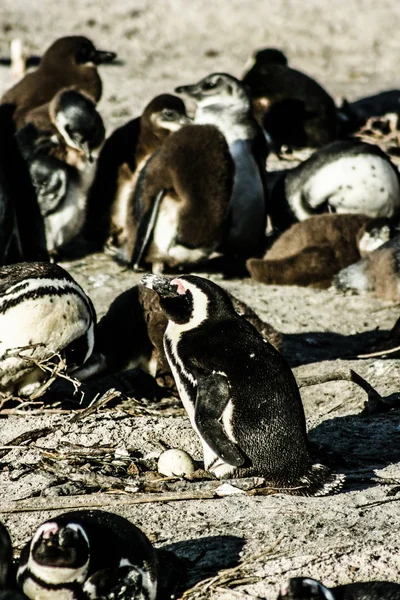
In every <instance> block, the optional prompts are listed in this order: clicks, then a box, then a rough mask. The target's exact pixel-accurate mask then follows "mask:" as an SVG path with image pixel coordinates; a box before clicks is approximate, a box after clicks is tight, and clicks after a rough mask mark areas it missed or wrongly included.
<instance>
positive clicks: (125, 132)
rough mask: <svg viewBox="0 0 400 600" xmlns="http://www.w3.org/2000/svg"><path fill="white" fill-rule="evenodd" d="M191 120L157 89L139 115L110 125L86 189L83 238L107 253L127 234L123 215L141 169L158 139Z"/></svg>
mask: <svg viewBox="0 0 400 600" xmlns="http://www.w3.org/2000/svg"><path fill="white" fill-rule="evenodd" d="M190 122H191V119H190V118H189V117H188V116H187V114H186V110H185V105H184V103H183V102H182V100H181V99H180V98H178V97H177V96H172V95H171V94H161V95H160V96H156V98H153V100H152V101H151V102H149V104H148V105H147V106H146V108H145V109H144V111H143V114H142V116H141V117H138V118H136V119H133V120H132V121H129V122H128V123H126V124H125V125H123V126H122V127H120V128H119V129H116V130H115V131H114V132H113V133H112V134H111V136H110V137H109V138H108V139H107V140H106V142H105V144H104V146H103V148H102V150H101V153H100V156H99V160H98V163H97V169H96V175H95V178H94V181H93V184H92V186H91V188H90V190H89V195H88V206H87V215H86V221H85V228H84V235H85V238H86V239H87V240H88V241H90V242H93V243H94V244H95V245H96V247H98V248H99V249H100V248H103V246H104V245H105V246H106V251H107V253H108V254H110V255H111V256H114V255H118V252H119V248H120V247H121V246H123V245H124V244H125V242H126V240H127V238H128V235H129V233H128V230H127V214H128V212H129V211H130V210H133V209H132V203H133V201H134V192H135V188H136V185H137V181H138V177H139V174H140V171H141V169H142V168H143V166H144V165H145V164H146V162H147V160H148V159H149V158H150V157H151V156H152V155H153V154H154V152H156V150H158V149H159V148H160V146H161V144H162V143H163V141H164V140H165V139H166V138H167V137H168V136H169V135H170V134H171V133H173V132H174V131H177V130H178V129H180V127H182V125H187V124H188V123H190Z"/></svg>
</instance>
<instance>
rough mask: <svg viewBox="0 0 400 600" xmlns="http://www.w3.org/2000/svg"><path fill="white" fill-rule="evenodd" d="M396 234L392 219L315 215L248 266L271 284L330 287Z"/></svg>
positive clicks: (276, 242)
mask: <svg viewBox="0 0 400 600" xmlns="http://www.w3.org/2000/svg"><path fill="white" fill-rule="evenodd" d="M393 234H394V227H393V225H392V223H391V221H390V220H389V219H385V218H379V219H373V218H371V217H367V216H366V215H353V214H343V215H341V214H332V213H331V214H323V215H314V216H313V217H310V218H309V219H306V220H305V221H300V222H299V223H295V224H294V225H292V226H291V227H290V228H289V229H287V230H286V231H284V232H283V233H282V234H281V235H280V236H279V237H278V239H277V240H276V241H275V242H274V243H273V244H272V246H271V247H270V248H269V250H268V251H267V253H266V254H265V256H264V257H263V258H262V259H259V258H250V259H249V260H248V261H247V263H246V266H247V269H248V271H249V273H250V275H251V276H252V278H253V279H255V280H256V281H260V282H261V283H266V284H270V285H277V284H278V285H304V286H312V287H318V288H326V287H329V286H330V285H331V284H332V279H333V276H334V275H336V273H338V272H339V271H340V270H341V269H343V268H344V267H347V266H349V265H351V264H353V263H356V262H357V261H359V260H360V258H361V257H362V256H364V255H365V254H367V253H368V252H372V251H373V250H375V249H376V248H378V247H379V246H380V245H382V244H384V243H385V242H387V241H388V240H389V239H390V238H391V236H392V235H393Z"/></svg>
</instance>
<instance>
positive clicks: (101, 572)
mask: <svg viewBox="0 0 400 600" xmlns="http://www.w3.org/2000/svg"><path fill="white" fill-rule="evenodd" d="M119 569H121V571H119ZM157 579H158V562H157V554H156V551H155V550H154V548H153V546H152V545H151V543H150V541H149V540H148V538H147V537H146V536H145V534H144V533H143V532H142V531H141V530H140V529H139V528H138V527H136V526H135V525H133V524H132V523H131V522H130V521H128V520H127V519H124V518H123V517H120V516H119V515H115V514H113V513H109V512H104V511H101V510H87V511H86V510H78V511H73V512H67V513H64V514H61V515H59V516H57V517H55V518H53V519H49V520H48V521H46V522H45V523H43V524H42V525H40V527H39V528H38V529H37V530H36V532H35V534H34V536H33V538H32V540H31V541H30V542H28V544H27V545H26V546H25V547H24V549H23V550H22V552H21V558H20V562H19V567H18V571H17V583H18V585H19V587H20V588H21V589H22V590H23V592H24V593H25V594H26V595H27V596H28V597H29V598H31V600H37V599H39V598H40V599H41V600H45V599H46V598H49V600H50V599H51V600H57V599H60V600H80V599H81V598H89V599H93V600H96V599H97V598H110V599H111V598H121V600H122V599H123V598H124V599H126V600H128V599H129V598H132V599H135V600H155V598H156V595H157ZM124 588H125V589H126V588H128V589H127V590H126V591H127V593H126V594H124ZM113 594H114V595H113Z"/></svg>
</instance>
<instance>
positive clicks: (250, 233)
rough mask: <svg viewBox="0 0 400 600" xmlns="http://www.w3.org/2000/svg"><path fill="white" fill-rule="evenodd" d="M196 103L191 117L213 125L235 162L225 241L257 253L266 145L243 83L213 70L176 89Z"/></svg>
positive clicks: (261, 244) (237, 248)
mask: <svg viewBox="0 0 400 600" xmlns="http://www.w3.org/2000/svg"><path fill="white" fill-rule="evenodd" d="M175 91H176V92H177V93H179V94H184V95H185V96H188V97H189V98H191V99H192V100H194V101H195V102H196V104H197V108H196V113H195V117H194V122H195V123H198V124H210V125H214V126H215V127H218V129H219V130H220V131H221V132H222V133H223V135H224V136H225V139H226V141H227V143H228V146H229V151H230V153H231V156H232V159H233V161H234V165H235V176H234V187H233V191H232V196H231V199H230V202H229V213H228V221H229V226H228V231H227V234H226V239H225V241H224V246H225V247H226V248H228V249H230V251H231V252H232V253H234V254H239V255H244V256H250V255H251V253H254V252H256V253H257V252H260V251H261V252H262V251H263V249H264V245H265V227H266V206H265V205H266V189H267V188H266V172H265V162H266V158H267V154H268V148H267V145H266V142H265V139H264V137H263V134H262V131H261V128H260V127H259V126H258V125H257V122H256V121H255V119H254V117H253V113H252V109H251V100H250V97H249V95H248V92H247V89H246V87H245V86H244V85H243V84H242V83H241V82H240V81H239V80H238V79H236V78H235V77H232V76H231V75H227V74H226V73H213V74H212V75H208V77H205V78H204V79H202V80H201V81H199V82H198V83H195V84H194V85H184V86H180V87H178V88H176V90H175Z"/></svg>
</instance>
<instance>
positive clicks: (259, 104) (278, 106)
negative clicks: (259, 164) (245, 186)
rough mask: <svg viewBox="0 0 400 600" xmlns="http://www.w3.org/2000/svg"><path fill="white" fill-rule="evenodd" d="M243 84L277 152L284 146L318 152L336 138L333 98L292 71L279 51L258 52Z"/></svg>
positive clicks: (336, 123) (303, 75)
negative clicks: (318, 149) (314, 149)
mask: <svg viewBox="0 0 400 600" xmlns="http://www.w3.org/2000/svg"><path fill="white" fill-rule="evenodd" d="M243 83H244V84H246V85H247V86H248V87H249V89H250V92H251V96H252V99H253V109H254V114H255V117H256V119H257V121H258V123H259V124H260V125H261V127H263V129H264V130H265V132H266V136H267V138H268V139H270V140H271V141H272V144H273V146H274V148H275V149H276V150H277V151H278V152H279V151H280V149H281V147H282V146H284V145H285V146H289V147H291V148H299V147H304V146H309V147H311V148H319V147H321V146H324V145H325V144H328V143H329V142H332V141H333V140H334V139H336V138H337V135H338V133H339V127H340V119H339V115H338V111H337V109H336V106H335V103H334V101H333V99H332V97H331V96H330V95H329V94H328V93H327V92H326V91H325V90H324V88H323V87H322V86H321V85H320V84H319V83H317V82H316V81H315V79H312V78H311V77H309V76H308V75H305V73H302V72H301V71H296V70H295V69H292V68H291V67H289V66H288V64H287V59H286V57H285V56H284V54H282V52H280V51H279V50H276V49H275V48H265V49H264V50H259V51H258V52H257V53H256V54H255V55H254V64H253V66H252V67H251V68H250V69H249V70H248V71H247V73H246V74H245V75H244V76H243Z"/></svg>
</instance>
